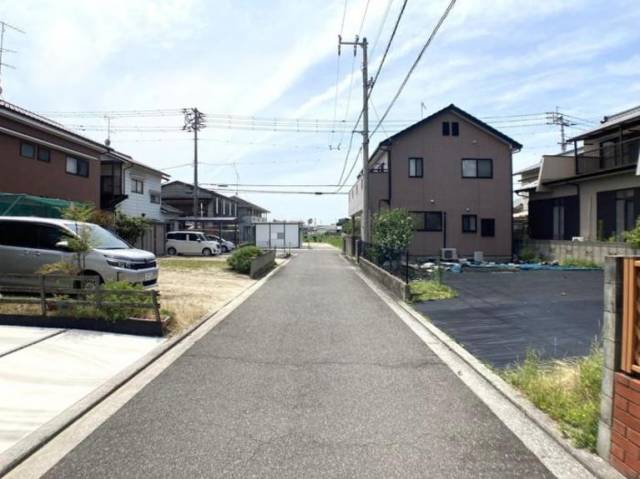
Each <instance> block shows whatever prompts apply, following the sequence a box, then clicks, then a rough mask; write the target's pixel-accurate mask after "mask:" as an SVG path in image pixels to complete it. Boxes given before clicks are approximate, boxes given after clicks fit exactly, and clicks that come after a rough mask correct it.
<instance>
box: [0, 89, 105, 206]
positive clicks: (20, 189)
mask: <svg viewBox="0 0 640 479" xmlns="http://www.w3.org/2000/svg"><path fill="white" fill-rule="evenodd" d="M107 150H108V148H107V147H106V146H105V145H102V144H100V143H97V142H95V141H93V140H90V139H88V138H85V137H83V136H81V135H78V134H77V133H74V132H73V131H71V130H68V129H66V128H64V127H63V126H62V125H60V124H58V123H56V122H54V121H52V120H49V119H47V118H44V117H42V116H40V115H37V114H35V113H32V112H30V111H28V110H25V109H23V108H20V107H18V106H16V105H13V104H11V103H9V102H6V101H3V100H0V192H2V193H9V194H27V195H34V196H38V197H46V198H55V199H60V200H68V201H78V202H85V203H92V204H94V205H96V206H97V205H99V204H100V161H101V157H102V155H103V154H105V153H106V152H107Z"/></svg>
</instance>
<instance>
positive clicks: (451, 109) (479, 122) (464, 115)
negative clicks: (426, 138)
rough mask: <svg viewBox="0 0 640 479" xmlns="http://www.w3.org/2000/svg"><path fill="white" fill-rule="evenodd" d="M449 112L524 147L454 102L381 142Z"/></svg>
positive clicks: (391, 139)
mask: <svg viewBox="0 0 640 479" xmlns="http://www.w3.org/2000/svg"><path fill="white" fill-rule="evenodd" d="M449 112H451V113H455V114H457V115H458V116H461V117H462V118H464V119H465V120H467V121H469V122H471V123H474V124H476V125H477V126H478V127H480V128H482V129H483V130H486V131H487V132H489V133H490V134H492V135H493V136H496V137H497V138H498V139H500V140H502V141H503V142H505V143H508V144H509V145H511V147H512V148H513V149H514V150H520V149H521V148H522V145H521V144H520V143H518V142H517V141H516V140H514V139H513V138H511V137H509V136H507V135H505V134H504V133H502V132H500V131H498V130H496V129H495V128H494V127H492V126H491V125H489V124H487V123H485V122H483V121H482V120H480V119H478V118H476V117H475V116H473V115H472V114H470V113H467V112H466V111H464V110H463V109H461V108H458V107H457V106H455V105H454V104H453V103H452V104H451V105H449V106H447V107H445V108H443V109H442V110H438V111H437V112H435V113H432V114H431V115H429V116H427V117H426V118H423V119H422V120H420V121H418V122H416V123H414V124H413V125H411V126H409V127H407V128H405V129H404V130H401V131H399V132H398V133H396V134H395V135H392V136H390V137H389V138H387V139H386V140H384V141H382V142H381V143H380V144H381V145H383V144H388V143H390V142H393V140H394V139H396V138H398V137H400V136H402V135H405V134H406V133H409V132H411V131H413V130H415V129H416V128H420V127H421V126H423V125H425V124H427V123H429V122H430V121H431V120H433V119H434V118H435V117H437V116H439V115H441V114H442V113H449ZM376 151H377V150H376ZM374 154H375V153H374Z"/></svg>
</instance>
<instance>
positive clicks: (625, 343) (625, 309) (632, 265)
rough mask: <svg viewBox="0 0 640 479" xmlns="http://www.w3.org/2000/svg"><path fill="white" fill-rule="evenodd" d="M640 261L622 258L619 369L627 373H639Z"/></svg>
mask: <svg viewBox="0 0 640 479" xmlns="http://www.w3.org/2000/svg"><path fill="white" fill-rule="evenodd" d="M639 268H640V261H638V260H637V259H635V258H625V259H624V270H623V290H622V341H621V342H622V344H621V350H622V353H621V358H620V369H621V370H622V371H624V372H626V373H628V374H631V373H640V354H639V351H638V335H639V334H640V326H639V325H638V308H639V305H638V287H639V286H640V285H639V284H638V279H639V278H638V269H639Z"/></svg>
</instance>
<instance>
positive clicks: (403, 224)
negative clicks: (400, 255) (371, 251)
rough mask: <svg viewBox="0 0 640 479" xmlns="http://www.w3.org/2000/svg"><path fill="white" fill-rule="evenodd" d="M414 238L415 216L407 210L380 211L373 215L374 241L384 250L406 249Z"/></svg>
mask: <svg viewBox="0 0 640 479" xmlns="http://www.w3.org/2000/svg"><path fill="white" fill-rule="evenodd" d="M411 238H413V218H411V215H409V213H408V212H407V211H406V210H403V209H393V210H386V211H380V212H379V213H378V214H376V215H375V216H374V217H373V242H374V243H375V244H376V245H377V246H378V247H379V248H382V249H384V250H389V251H392V250H395V251H398V250H405V249H407V247H408V246H409V242H410V241H411Z"/></svg>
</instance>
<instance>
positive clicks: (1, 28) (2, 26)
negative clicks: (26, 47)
mask: <svg viewBox="0 0 640 479" xmlns="http://www.w3.org/2000/svg"><path fill="white" fill-rule="evenodd" d="M7 30H13V31H15V32H18V33H23V34H24V33H25V32H24V31H22V30H20V29H19V28H18V27H14V26H13V25H10V24H9V23H7V22H4V21H2V20H0V96H2V67H5V68H11V69H12V70H15V69H16V67H15V66H13V65H11V64H9V63H5V61H4V54H5V53H17V52H16V51H15V50H10V49H8V48H5V47H4V34H5V33H6V32H7Z"/></svg>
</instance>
